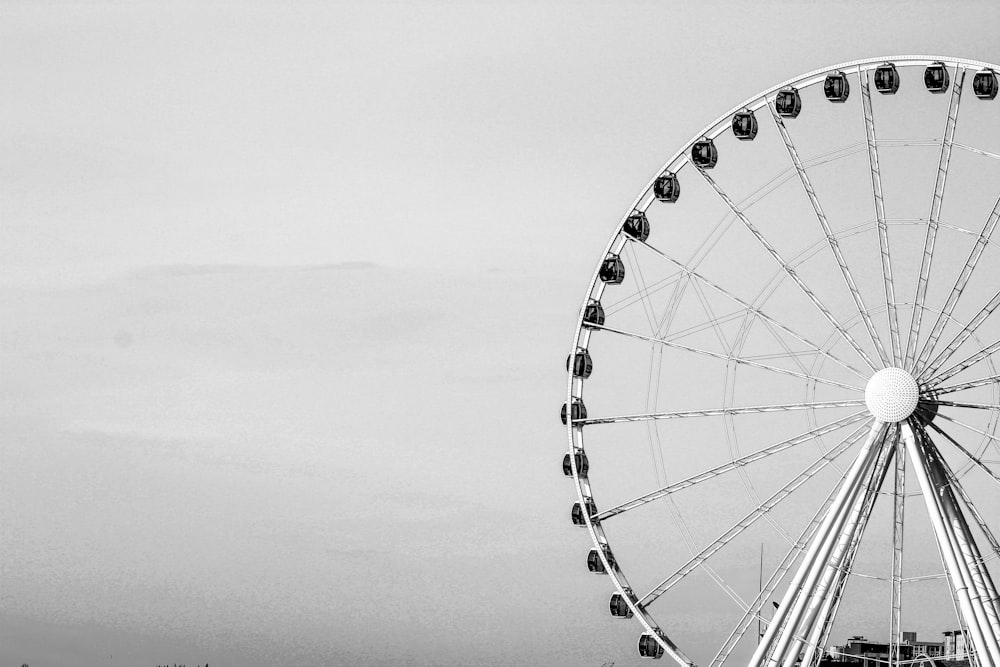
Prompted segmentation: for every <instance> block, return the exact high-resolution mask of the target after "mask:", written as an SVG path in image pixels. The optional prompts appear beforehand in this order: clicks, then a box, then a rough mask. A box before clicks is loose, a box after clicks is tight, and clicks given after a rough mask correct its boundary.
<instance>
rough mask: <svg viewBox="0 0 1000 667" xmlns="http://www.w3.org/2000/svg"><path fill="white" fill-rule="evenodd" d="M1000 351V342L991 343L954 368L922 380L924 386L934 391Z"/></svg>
mask: <svg viewBox="0 0 1000 667" xmlns="http://www.w3.org/2000/svg"><path fill="white" fill-rule="evenodd" d="M998 350H1000V340H997V341H994V342H992V343H990V344H989V345H987V346H986V347H984V348H983V349H981V350H980V351H979V352H976V353H975V354H973V355H971V356H969V357H967V358H965V359H964V360H962V361H960V362H958V363H957V364H955V365H954V366H951V367H950V368H948V369H947V370H944V371H941V372H940V373H938V374H937V375H935V376H933V377H931V378H930V379H925V380H922V382H923V384H924V385H926V387H927V388H928V389H933V388H934V387H936V386H938V385H939V384H941V383H942V382H944V381H945V380H947V379H948V378H950V377H953V376H955V375H957V374H959V373H961V372H962V371H964V370H965V369H966V368H970V367H972V366H975V365H976V364H978V363H979V362H980V361H982V360H983V359H986V358H987V357H989V356H990V355H991V354H993V353H994V352H996V351H998Z"/></svg>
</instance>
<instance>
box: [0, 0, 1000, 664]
mask: <svg viewBox="0 0 1000 667" xmlns="http://www.w3.org/2000/svg"><path fill="white" fill-rule="evenodd" d="M998 25H1000V7H998V5H997V4H996V3H994V2H968V3H963V4H961V5H959V4H957V3H956V4H954V5H948V4H944V3H930V2H926V3H925V2H900V3H881V4H879V5H873V4H871V3H862V2H857V3H853V2H852V3H832V2H809V3H791V2H756V3H743V2H731V3H722V2H712V3H703V2H685V3H654V2H649V3H644V2H628V3H603V4H602V3H594V2H540V3H536V2H512V3H488V2H468V3H459V2H425V3H403V2H395V3H389V2H357V3H266V2H240V3H231V4H226V3H183V2H172V3H153V2H136V3H124V2H93V3H68V2H67V3H62V2H30V3H29V2H3V3H2V4H0V62H3V67H0V378H2V379H0V396H2V404H0V407H2V409H0V430H2V433H0V522H2V523H0V659H2V661H4V662H5V663H7V662H9V663H11V664H15V663H16V664H21V663H24V662H26V663H29V664H30V665H31V666H32V667H37V666H38V665H79V664H99V661H104V660H106V659H107V660H108V661H109V664H124V665H156V664H161V663H167V662H169V663H170V664H173V663H175V662H176V663H178V664H179V663H181V662H184V663H186V664H187V665H189V666H191V665H196V664H203V663H204V662H206V661H208V662H210V663H211V664H212V665H213V667H214V666H216V665H233V666H240V667H243V666H246V667H253V666H254V665H271V664H275V663H276V662H277V661H279V660H280V661H283V663H282V664H289V665H328V664H365V665H388V664H400V663H402V664H413V665H466V664H484V665H515V664H538V665H542V664H551V665H600V664H601V663H602V662H604V661H615V662H616V663H617V664H619V665H621V664H632V663H634V662H637V661H638V658H637V657H634V641H635V636H636V634H637V632H638V626H636V625H634V624H613V623H611V622H610V619H609V618H607V614H606V612H605V610H604V605H605V604H606V598H607V594H608V592H609V591H608V587H607V582H606V581H603V580H598V578H595V577H592V576H587V574H586V572H585V568H584V565H583V555H584V554H585V552H586V549H587V548H589V547H588V545H587V544H586V538H585V537H584V536H583V534H582V533H581V532H579V531H576V530H574V529H573V527H572V526H570V525H569V522H568V521H567V519H566V516H567V509H568V507H569V505H570V504H571V503H572V501H573V492H572V490H571V488H570V485H569V483H568V482H566V480H564V479H563V477H562V475H561V474H560V472H559V462H560V459H561V456H562V454H563V452H564V450H565V432H564V431H563V430H562V428H561V427H560V424H559V422H558V419H557V417H556V414H557V412H558V408H559V405H560V404H561V403H562V401H563V400H564V399H563V395H564V393H565V376H564V373H563V369H562V361H563V359H564V358H565V354H566V350H567V348H568V347H569V345H570V343H571V337H572V333H573V327H574V324H575V322H574V317H575V315H576V311H577V309H578V308H579V304H580V300H581V299H582V298H583V296H584V294H585V289H586V286H587V281H588V280H589V278H590V276H591V273H592V271H593V267H594V265H595V263H596V262H597V260H598V258H599V256H600V252H601V249H602V248H603V247H604V244H605V242H606V240H607V238H608V236H609V234H610V233H611V232H612V229H613V227H614V225H615V223H616V222H617V220H618V219H619V218H620V216H621V215H622V213H623V211H624V209H625V208H626V207H627V206H628V204H629V202H631V201H632V199H633V198H634V196H635V195H636V193H637V192H638V191H639V190H640V189H641V188H642V186H643V185H644V184H645V183H646V182H647V181H648V179H649V178H650V176H651V175H652V174H653V172H654V171H655V170H656V169H657V168H658V167H659V166H660V165H661V164H662V163H663V161H664V160H665V159H666V158H667V157H669V156H670V155H671V154H673V152H674V151H675V150H676V149H677V148H679V147H680V146H681V145H682V144H683V143H684V142H685V141H687V140H688V139H689V138H690V137H691V136H692V135H694V134H695V133H696V132H698V131H699V130H700V129H701V128H702V127H704V126H705V125H706V124H707V123H709V122H710V121H712V120H714V119H715V118H716V117H717V116H719V115H720V114H722V113H724V112H725V111H726V110H728V109H729V108H731V107H732V106H733V105H735V104H737V103H739V102H740V101H742V100H743V99H745V98H747V97H749V96H750V95H752V94H754V93H755V92H758V91H760V90H763V89H765V88H768V87H770V86H772V85H774V84H776V83H779V82H781V81H783V80H785V79H787V78H790V77H792V76H794V75H796V74H799V73H803V72H806V71H809V70H812V69H815V68H819V67H823V66H826V65H832V64H835V63H838V62H843V61H847V60H852V59H857V58H866V57H873V56H878V55H885V54H908V53H915V54H918V53H929V54H947V55H954V56H959V57H966V58H970V59H978V60H985V61H991V62H997V61H998V60H1000V54H998V47H1000V38H998V34H997V26H998ZM625 625H628V627H627V628H626V627H624V626H625ZM110 656H113V658H110ZM100 664H104V663H100Z"/></svg>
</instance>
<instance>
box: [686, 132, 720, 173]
mask: <svg viewBox="0 0 1000 667" xmlns="http://www.w3.org/2000/svg"><path fill="white" fill-rule="evenodd" d="M718 161H719V151H718V149H716V147H715V142H714V141H712V140H711V139H701V140H699V141H696V142H694V145H693V146H691V162H693V163H694V166H696V167H698V168H699V169H711V168H712V167H714V166H715V165H716V163H717V162H718Z"/></svg>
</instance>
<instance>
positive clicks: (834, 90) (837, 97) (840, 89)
mask: <svg viewBox="0 0 1000 667" xmlns="http://www.w3.org/2000/svg"><path fill="white" fill-rule="evenodd" d="M823 94H824V95H826V99H828V100H830V101H831V102H846V101H847V97H848V96H849V95H850V94H851V85H850V83H848V81H847V75H846V74H844V73H843V72H836V73H834V74H827V75H826V81H824V82H823Z"/></svg>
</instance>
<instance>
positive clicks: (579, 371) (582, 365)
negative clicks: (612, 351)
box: [566, 347, 594, 380]
mask: <svg viewBox="0 0 1000 667" xmlns="http://www.w3.org/2000/svg"><path fill="white" fill-rule="evenodd" d="M566 370H567V371H570V370H571V371H572V372H573V377H575V378H583V379H584V380H585V379H587V378H589V377H590V373H591V372H592V371H593V370H594V360H593V359H591V358H590V352H587V350H586V349H584V348H582V347H581V348H577V350H576V352H574V353H573V354H570V355H568V356H567V357H566Z"/></svg>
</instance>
